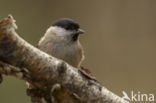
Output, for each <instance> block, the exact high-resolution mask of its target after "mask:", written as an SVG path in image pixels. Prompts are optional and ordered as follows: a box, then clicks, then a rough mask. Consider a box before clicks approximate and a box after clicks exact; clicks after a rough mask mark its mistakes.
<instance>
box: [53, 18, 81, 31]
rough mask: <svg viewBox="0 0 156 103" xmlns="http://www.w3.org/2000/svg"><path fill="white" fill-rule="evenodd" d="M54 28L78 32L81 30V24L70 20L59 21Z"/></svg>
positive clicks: (54, 24)
mask: <svg viewBox="0 0 156 103" xmlns="http://www.w3.org/2000/svg"><path fill="white" fill-rule="evenodd" d="M52 26H59V27H62V28H64V29H66V30H76V31H77V30H78V29H79V24H78V23H76V22H75V21H74V20H72V19H69V18H62V19H59V20H57V21H56V22H54V23H53V24H52Z"/></svg>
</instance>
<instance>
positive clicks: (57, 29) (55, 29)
mask: <svg viewBox="0 0 156 103" xmlns="http://www.w3.org/2000/svg"><path fill="white" fill-rule="evenodd" d="M52 32H53V33H55V34H56V35H58V36H67V35H70V34H72V33H73V32H72V31H68V30H65V29H64V28H61V27H58V26H51V27H49V28H48V30H47V33H52Z"/></svg>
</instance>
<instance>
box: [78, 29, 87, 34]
mask: <svg viewBox="0 0 156 103" xmlns="http://www.w3.org/2000/svg"><path fill="white" fill-rule="evenodd" d="M84 32H85V31H84V30H82V29H78V31H77V33H78V34H83V33H84Z"/></svg>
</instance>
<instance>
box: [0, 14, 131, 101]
mask: <svg viewBox="0 0 156 103" xmlns="http://www.w3.org/2000/svg"><path fill="white" fill-rule="evenodd" d="M16 29H17V26H16V24H15V21H14V19H13V18H12V17H11V16H9V17H8V18H6V19H4V20H3V21H1V22H0V61H2V62H0V73H1V74H7V75H13V76H16V77H18V78H22V79H24V80H26V81H29V82H30V83H32V84H33V85H34V86H35V87H37V88H40V90H43V91H47V92H49V89H48V88H51V87H52V85H53V84H55V83H59V84H61V85H62V86H63V87H64V88H66V89H67V90H69V91H70V92H72V93H74V94H76V95H77V96H78V97H79V99H80V100H82V101H86V102H87V103H128V102H127V101H125V100H123V99H122V98H120V97H119V96H117V95H115V94H114V93H112V92H110V91H109V90H108V89H106V88H105V87H103V86H102V85H101V84H99V83H98V82H96V81H94V80H92V79H90V78H88V77H86V76H85V75H84V74H83V73H81V72H80V71H79V70H78V69H76V68H74V67H72V66H70V65H69V64H67V63H66V62H64V61H62V60H59V59H57V58H54V57H52V56H50V55H48V54H46V53H44V52H42V51H40V50H39V49H37V48H35V47H33V46H32V45H30V44H29V43H27V42H26V41H25V40H23V39H22V38H21V37H19V36H18V35H17V33H16ZM3 64H4V65H3ZM7 65H8V66H10V67H9V68H10V69H9V70H7V69H6V68H8V67H7ZM5 67H6V68H5ZM16 67H17V68H18V69H17V68H16ZM2 68H3V69H2ZM4 71H5V72H4ZM6 71H7V72H8V73H6ZM18 72H20V73H21V74H18ZM21 75H22V76H21ZM41 92H42V91H41ZM41 94H42V93H41ZM43 95H45V94H44V93H43Z"/></svg>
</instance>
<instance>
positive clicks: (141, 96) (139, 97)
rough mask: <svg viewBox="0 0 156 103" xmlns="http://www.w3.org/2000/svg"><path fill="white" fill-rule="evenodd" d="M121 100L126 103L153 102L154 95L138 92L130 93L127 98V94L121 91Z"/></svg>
mask: <svg viewBox="0 0 156 103" xmlns="http://www.w3.org/2000/svg"><path fill="white" fill-rule="evenodd" d="M122 94H123V96H122V99H124V100H128V101H133V102H153V101H154V94H152V93H149V94H145V93H141V92H140V91H138V92H134V91H131V92H130V95H129V96H128V94H127V93H126V92H125V91H122Z"/></svg>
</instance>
